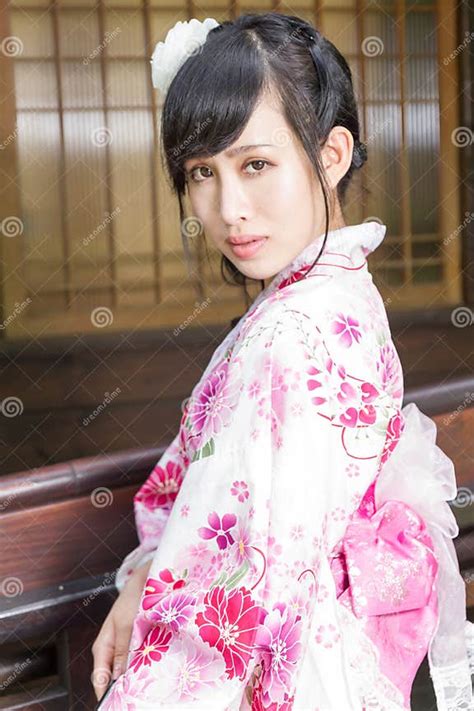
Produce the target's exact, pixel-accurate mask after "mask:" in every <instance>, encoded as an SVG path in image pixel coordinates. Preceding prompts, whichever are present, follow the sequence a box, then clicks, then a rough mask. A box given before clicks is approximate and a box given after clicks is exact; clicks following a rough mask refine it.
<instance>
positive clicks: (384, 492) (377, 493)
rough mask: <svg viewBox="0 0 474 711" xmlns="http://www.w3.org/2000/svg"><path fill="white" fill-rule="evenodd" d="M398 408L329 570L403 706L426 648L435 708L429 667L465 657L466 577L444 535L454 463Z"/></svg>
mask: <svg viewBox="0 0 474 711" xmlns="http://www.w3.org/2000/svg"><path fill="white" fill-rule="evenodd" d="M402 415H403V417H404V423H405V426H404V428H403V431H402V434H401V435H400V438H399V440H398V443H397V445H396V446H395V448H394V450H393V451H392V453H391V454H390V456H389V458H388V459H387V460H386V461H385V462H384V463H383V464H382V466H381V469H380V472H379V474H378V476H377V478H376V480H375V482H374V483H373V484H372V485H371V486H370V487H369V489H368V491H367V492H366V494H365V496H364V498H363V500H362V502H361V504H360V506H359V508H358V510H357V511H356V512H355V513H354V515H353V516H352V518H351V521H350V523H349V524H348V526H347V528H346V532H345V534H344V537H343V539H342V540H341V541H340V543H339V545H338V546H337V549H336V551H335V553H336V555H335V556H334V557H332V558H331V570H332V573H333V576H334V580H335V584H336V591H337V597H338V600H339V601H340V602H341V603H342V604H344V605H345V606H346V607H348V608H349V609H350V610H352V612H353V614H354V615H355V616H356V617H358V618H362V619H364V620H365V622H364V628H365V632H366V634H367V635H368V636H369V637H370V638H371V640H372V642H373V643H374V644H375V646H376V647H377V649H378V652H379V662H380V670H381V671H382V673H383V674H385V676H386V677H388V678H389V679H390V680H391V681H392V682H393V683H394V684H395V686H396V687H397V688H399V689H400V691H401V692H402V694H403V696H404V699H405V703H406V707H407V708H410V694H411V688H412V684H413V680H414V678H415V675H416V672H417V670H418V668H419V666H420V664H421V662H422V661H423V659H424V657H425V655H426V654H427V652H428V658H429V663H430V673H431V675H432V678H433V683H434V686H435V692H436V695H437V700H438V708H444V706H442V705H441V704H442V703H444V702H445V697H444V696H443V699H444V702H443V701H442V700H441V697H442V695H443V694H444V691H443V690H442V689H441V688H440V685H439V684H437V683H436V679H435V675H436V673H437V669H438V666H437V665H452V664H453V663H458V662H459V663H460V664H461V665H462V669H463V670H465V669H466V663H467V662H466V658H465V656H463V655H465V654H466V647H465V639H464V633H465V629H464V624H465V613H466V608H465V597H464V601H463V598H462V592H461V587H462V590H464V595H465V585H464V581H463V579H462V577H461V576H460V574H459V566H458V563H457V558H456V555H455V553H454V545H453V543H452V540H451V539H452V538H454V537H455V536H456V535H458V533H459V529H458V526H457V523H456V519H455V517H454V515H453V513H452V511H451V509H450V507H449V505H448V504H447V501H449V500H451V499H454V498H455V497H456V494H457V487H456V479H455V474H454V465H453V463H452V461H451V460H450V459H449V457H447V456H446V455H445V454H444V453H443V451H442V450H441V449H440V448H439V447H437V445H436V444H435V440H436V425H435V423H434V422H433V421H432V420H431V419H430V418H428V417H427V416H426V415H424V414H423V413H421V411H420V410H419V409H418V408H417V406H416V405H415V404H413V403H410V404H409V405H407V406H406V407H404V408H403V410H402ZM453 586H454V587H453ZM448 587H449V588H450V589H451V590H453V591H454V589H455V588H456V590H457V591H458V599H457V600H456V604H454V601H453V600H451V601H449V600H447V599H446V595H445V594H444V590H445V589H446V590H447V589H448ZM440 601H441V602H442V604H440ZM450 606H451V607H450ZM446 645H447V647H446ZM443 668H444V666H443ZM468 681H469V689H470V676H468ZM464 682H466V684H467V679H464ZM464 682H463V683H464ZM437 687H438V688H437ZM466 689H467V687H466ZM466 693H468V692H467V690H466Z"/></svg>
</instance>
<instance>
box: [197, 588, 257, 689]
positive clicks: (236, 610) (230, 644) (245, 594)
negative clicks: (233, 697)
mask: <svg viewBox="0 0 474 711" xmlns="http://www.w3.org/2000/svg"><path fill="white" fill-rule="evenodd" d="M204 605H205V610H204V612H199V613H198V614H197V615H196V624H197V625H198V627H199V634H200V636H201V638H202V639H203V640H204V641H205V642H207V644H209V645H210V646H211V647H215V648H216V649H217V650H218V651H219V652H220V653H221V654H222V656H223V657H224V660H225V663H226V674H227V676H228V677H229V679H233V678H234V677H235V676H238V677H239V679H241V680H242V679H244V677H245V674H246V671H247V667H248V663H249V661H250V659H251V657H252V653H253V649H254V642H255V634H256V630H257V628H258V625H259V623H260V620H261V618H262V615H263V614H264V608H262V607H260V606H259V605H257V603H256V602H255V600H254V599H253V598H252V595H251V592H250V590H247V589H246V588H244V587H240V588H235V589H234V590H231V591H230V592H227V591H226V589H225V588H223V587H222V586H218V585H216V586H215V587H214V588H212V590H210V591H209V592H208V593H207V594H206V596H205V598H204Z"/></svg>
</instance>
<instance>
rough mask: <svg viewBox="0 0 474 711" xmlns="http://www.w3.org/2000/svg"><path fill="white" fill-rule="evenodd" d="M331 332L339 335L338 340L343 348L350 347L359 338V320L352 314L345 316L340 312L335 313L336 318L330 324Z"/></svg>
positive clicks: (357, 341)
mask: <svg viewBox="0 0 474 711" xmlns="http://www.w3.org/2000/svg"><path fill="white" fill-rule="evenodd" d="M331 333H334V334H337V335H338V336H339V338H338V341H339V344H340V345H341V346H343V348H350V347H351V346H352V345H353V344H354V343H359V341H360V339H361V331H360V324H359V322H358V321H357V320H356V319H355V318H352V316H345V315H344V314H342V313H339V314H337V318H336V319H335V320H334V321H333V323H332V324H331Z"/></svg>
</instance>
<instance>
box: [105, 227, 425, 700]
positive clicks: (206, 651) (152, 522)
mask: <svg viewBox="0 0 474 711" xmlns="http://www.w3.org/2000/svg"><path fill="white" fill-rule="evenodd" d="M384 229H385V228H384V227H383V226H381V225H380V224H379V223H378V222H368V223H363V224H361V225H358V226H354V227H348V228H346V229H343V230H342V231H337V230H336V231H334V232H333V233H330V238H329V239H328V243H327V247H326V250H325V253H324V255H323V258H322V259H321V260H320V261H319V262H318V264H317V266H316V267H315V268H314V270H313V271H311V273H308V274H307V270H308V267H309V266H310V265H311V264H312V262H313V261H314V259H315V257H316V256H317V254H318V253H319V249H320V246H321V240H320V239H319V238H318V239H317V240H315V241H314V242H313V243H311V244H310V245H308V247H307V248H306V249H305V250H303V252H302V253H301V254H300V255H298V257H297V258H296V259H295V260H294V261H293V262H292V263H291V264H290V265H288V267H286V268H285V269H283V270H282V271H281V272H280V273H279V274H278V275H276V277H275V278H274V279H273V281H272V283H271V284H270V286H269V287H267V289H266V290H265V292H264V293H263V294H262V295H260V296H259V297H257V299H256V300H255V302H254V304H253V305H252V306H251V308H250V309H249V312H248V313H247V314H246V316H245V317H244V318H243V319H241V320H240V321H239V323H238V324H237V326H236V327H235V328H234V329H233V330H232V331H231V332H230V333H229V334H228V335H227V336H226V338H225V339H224V341H223V342H222V343H221V345H220V346H219V347H218V348H217V349H216V351H215V353H214V354H213V356H212V358H211V360H210V362H209V364H208V366H207V368H206V370H205V372H204V373H203V375H202V377H201V379H200V380H199V382H198V383H197V385H196V386H195V388H194V389H193V391H192V393H191V395H190V397H189V398H187V399H186V400H185V401H184V402H183V413H182V418H181V422H180V427H179V431H178V433H177V435H176V437H175V439H174V440H173V442H172V443H171V445H170V446H169V447H168V449H167V450H166V452H165V453H164V455H163V456H162V458H161V459H160V461H159V462H158V463H157V464H156V466H155V467H154V469H153V471H152V472H151V474H150V476H149V478H148V480H147V481H146V482H145V483H144V484H143V486H142V487H141V488H140V489H139V491H138V492H137V494H136V495H135V498H134V509H135V519H136V523H137V531H138V534H139V538H140V544H139V546H138V548H137V549H135V550H134V551H132V552H131V553H130V554H129V556H127V558H126V559H125V560H124V562H123V564H122V566H121V568H120V570H119V572H118V574H117V579H118V580H121V581H122V583H123V581H124V580H125V579H126V572H125V571H129V570H133V567H134V566H136V565H138V564H140V563H141V562H142V561H143V560H144V559H147V558H149V557H150V554H152V555H153V560H152V565H151V568H150V571H149V576H148V579H147V581H146V584H145V587H144V590H143V595H142V598H141V601H140V606H139V613H138V614H137V616H136V618H135V622H134V628H133V633H132V643H131V648H130V650H129V656H128V660H127V670H126V672H125V674H124V675H122V677H120V679H119V682H120V683H118V682H117V685H116V686H117V688H116V690H115V691H114V694H112V695H111V696H110V699H111V700H110V701H108V700H107V701H106V702H105V704H104V711H110V709H112V708H118V707H119V705H120V702H123V706H122V707H121V708H125V709H126V708H127V704H130V709H132V708H133V706H132V705H131V704H133V703H134V701H135V700H137V708H139V705H138V703H139V702H140V701H143V702H146V703H147V704H148V707H150V708H153V704H155V703H156V707H157V708H159V704H160V702H161V701H163V703H164V704H167V703H169V704H174V705H176V707H179V706H180V705H181V707H182V708H183V709H184V708H186V706H187V705H192V706H193V708H196V709H200V710H201V711H218V710H219V711H221V710H222V709H224V708H227V707H231V706H232V708H234V707H235V700H236V699H238V698H239V695H241V696H242V697H243V695H244V693H247V695H249V696H250V699H251V701H250V703H251V708H252V711H292V709H294V711H296V709H301V708H308V709H312V711H314V710H315V709H318V708H319V709H323V708H338V709H344V708H351V707H352V704H353V701H354V700H355V699H358V700H359V704H360V706H361V708H363V707H364V706H366V707H368V706H369V701H370V704H372V706H371V707H374V708H376V707H377V706H376V705H374V704H375V702H374V699H375V700H376V701H378V702H379V708H382V707H383V706H384V704H385V702H386V699H387V698H388V697H389V698H390V703H391V706H390V708H391V709H393V711H403V710H408V709H409V700H410V699H409V690H410V684H411V681H412V680H413V677H414V674H415V673H416V668H417V667H416V659H417V657H416V655H413V654H412V650H409V651H410V653H408V652H407V650H406V648H405V646H404V638H403V636H402V638H400V637H399V636H397V632H396V630H397V625H398V624H399V623H400V624H401V623H402V621H403V618H401V617H399V615H401V614H412V613H413V614H414V617H413V618H410V621H409V622H410V625H409V628H410V630H411V632H410V634H411V635H412V641H413V640H414V642H416V644H417V645H418V646H417V649H418V652H417V653H420V654H421V653H422V652H423V653H424V652H426V644H427V639H428V635H429V632H430V624H431V622H432V621H433V620H432V619H431V618H430V616H429V614H428V613H427V614H426V617H425V618H424V624H423V625H421V626H417V625H416V624H414V623H413V621H414V620H415V619H418V618H417V617H416V615H419V614H421V612H424V611H426V610H428V607H427V606H425V607H424V608H423V606H422V604H421V603H420V599H421V594H422V593H423V595H424V596H425V597H424V599H423V601H422V602H423V604H425V603H426V601H427V596H428V595H429V582H430V575H431V574H432V572H433V569H434V565H433V561H430V560H429V556H427V549H428V548H429V543H430V542H429V540H428V538H426V537H425V535H424V531H423V529H422V526H421V522H418V523H417V522H416V520H415V519H413V518H410V516H409V515H408V518H404V516H406V515H407V512H406V510H404V509H403V504H402V503H401V502H400V503H401V506H402V510H398V509H397V510H395V509H393V508H391V507H386V508H385V509H384V510H383V511H380V510H377V508H376V506H375V498H374V485H375V482H376V479H377V476H378V474H379V472H380V471H381V467H382V466H383V465H384V463H385V461H386V460H387V459H388V458H389V456H390V455H391V454H392V452H393V451H394V449H395V447H396V446H397V443H398V441H399V439H400V436H401V433H402V432H403V417H402V414H401V407H402V398H403V378H402V372H401V365H400V361H399V359H398V355H397V353H396V350H395V348H394V346H393V343H392V340H391V335H390V331H389V328H388V321H387V318H386V314H385V311H384V307H383V302H382V300H381V298H380V295H379V293H378V291H377V289H376V287H375V286H374V284H373V281H372V278H371V276H370V274H369V272H368V269H367V261H366V255H367V254H369V253H370V252H371V251H372V250H373V248H375V247H376V246H377V244H379V242H380V241H381V239H382V238H383V233H384ZM306 274H307V276H305V275H306ZM339 277H344V278H342V279H340V278H339ZM390 516H392V519H390ZM390 521H392V523H390ZM397 526H398V528H397ZM409 531H410V532H411V537H408V536H407V537H405V538H403V534H404V533H407V532H409ZM347 533H348V535H346V534H347ZM397 536H399V538H397ZM400 536H401V537H400ZM397 541H398V543H397ZM401 542H403V545H404V546H405V547H406V546H407V545H408V544H409V545H410V546H411V548H410V556H411V557H410V560H409V563H408V564H407V565H405V566H402V565H401V562H400V557H401V554H400V546H401ZM366 546H367V548H366ZM379 553H381V554H382V557H380V555H378V554H379ZM405 553H406V550H405ZM384 561H385V562H384ZM427 561H428V563H430V564H431V568H430V567H429V565H428V566H427ZM417 571H418V572H417ZM423 571H424V572H423ZM425 573H426V576H427V578H426V580H423V575H425ZM375 574H376V575H377V580H378V581H379V582H380V585H379V586H377V585H373V584H372V583H373V582H374V581H373V579H372V576H373V575H375ZM410 576H412V578H410ZM411 579H413V580H414V581H417V584H413V586H412V587H410V585H411V583H410V580H411ZM417 585H418V587H417ZM410 590H413V591H416V593H414V595H411V593H410ZM418 603H420V607H419V608H418V609H416V610H415V612H414V611H413V610H409V611H407V610H406V606H407V605H408V606H409V605H414V604H418ZM404 606H405V607H404ZM402 608H403V610H404V612H399V610H402ZM420 611H421V612H420ZM343 615H349V618H348V619H349V620H350V621H351V622H352V623H353V624H351V625H343V624H342V622H341V620H342V619H346V618H344V617H343ZM346 622H347V619H346ZM357 625H358V626H357ZM391 625H392V627H390V626H391ZM349 628H350V630H351V635H356V637H355V642H354V637H350V638H347V635H348V634H349V632H348V631H346V629H347V630H348V629H349ZM377 629H380V630H382V631H383V633H382V632H381V633H380V634H378V633H377ZM414 630H416V632H414ZM415 636H416V639H414V637H415ZM348 639H349V641H348ZM354 647H355V648H359V647H360V649H361V650H362V649H364V650H369V651H368V652H367V655H366V656H365V657H364V659H363V660H362V661H363V663H364V664H365V665H366V666H365V667H364V668H363V674H362V676H361V677H359V676H358V671H357V669H358V660H357V657H356V656H355V655H354V654H352V655H351V650H353V649H354ZM380 659H383V660H384V662H383V663H382V662H380V661H378V660H380ZM368 660H369V661H368ZM414 660H415V661H414ZM362 666H363V665H362ZM257 671H258V673H257ZM361 679H362V680H361ZM368 680H370V681H368ZM364 684H365V687H364ZM368 685H370V689H369V688H368ZM246 689H247V691H246ZM366 699H369V701H366Z"/></svg>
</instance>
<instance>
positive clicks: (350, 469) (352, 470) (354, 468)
mask: <svg viewBox="0 0 474 711" xmlns="http://www.w3.org/2000/svg"><path fill="white" fill-rule="evenodd" d="M346 474H347V476H348V477H349V478H352V477H358V476H359V475H360V467H359V465H358V464H355V463H354V462H349V464H348V465H347V466H346Z"/></svg>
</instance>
